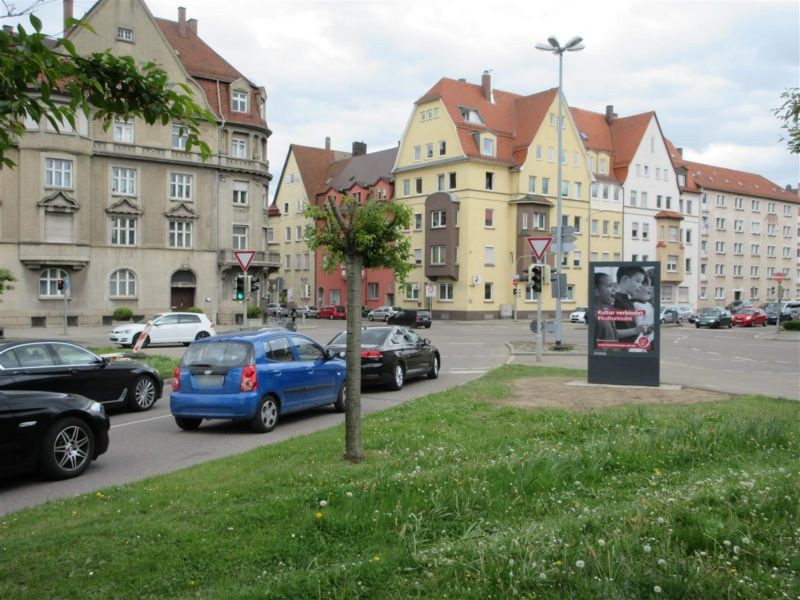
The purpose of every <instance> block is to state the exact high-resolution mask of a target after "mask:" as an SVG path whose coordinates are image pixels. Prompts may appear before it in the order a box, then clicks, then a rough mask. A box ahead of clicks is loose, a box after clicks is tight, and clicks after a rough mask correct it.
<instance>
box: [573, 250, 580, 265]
mask: <svg viewBox="0 0 800 600" xmlns="http://www.w3.org/2000/svg"><path fill="white" fill-rule="evenodd" d="M572 266H573V267H580V266H581V253H580V251H579V250H575V251H574V252H573V253H572Z"/></svg>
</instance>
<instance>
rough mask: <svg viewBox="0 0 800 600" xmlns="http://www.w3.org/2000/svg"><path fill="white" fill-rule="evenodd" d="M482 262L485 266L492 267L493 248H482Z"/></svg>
mask: <svg viewBox="0 0 800 600" xmlns="http://www.w3.org/2000/svg"><path fill="white" fill-rule="evenodd" d="M483 262H484V264H486V265H489V266H491V265H494V246H484V248H483Z"/></svg>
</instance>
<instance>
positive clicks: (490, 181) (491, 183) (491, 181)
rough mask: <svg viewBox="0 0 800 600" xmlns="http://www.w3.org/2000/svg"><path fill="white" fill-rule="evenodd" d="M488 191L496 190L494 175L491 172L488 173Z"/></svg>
mask: <svg viewBox="0 0 800 600" xmlns="http://www.w3.org/2000/svg"><path fill="white" fill-rule="evenodd" d="M486 189H487V190H493V189H494V173H492V172H491V171H487V172H486Z"/></svg>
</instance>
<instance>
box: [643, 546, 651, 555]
mask: <svg viewBox="0 0 800 600" xmlns="http://www.w3.org/2000/svg"><path fill="white" fill-rule="evenodd" d="M642 550H644V553H645V554H650V551H651V550H652V548H651V547H650V545H649V544H645V545H644V548H642Z"/></svg>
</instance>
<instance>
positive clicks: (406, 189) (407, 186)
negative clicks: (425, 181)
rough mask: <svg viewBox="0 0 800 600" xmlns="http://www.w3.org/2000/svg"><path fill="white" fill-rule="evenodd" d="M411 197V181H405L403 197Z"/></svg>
mask: <svg viewBox="0 0 800 600" xmlns="http://www.w3.org/2000/svg"><path fill="white" fill-rule="evenodd" d="M410 195H411V180H410V179H403V196H410Z"/></svg>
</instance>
